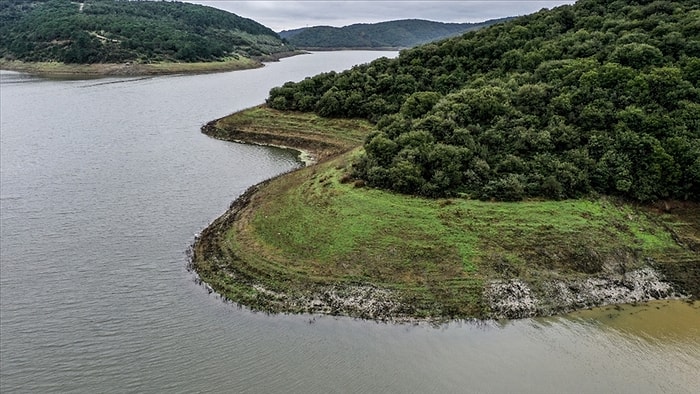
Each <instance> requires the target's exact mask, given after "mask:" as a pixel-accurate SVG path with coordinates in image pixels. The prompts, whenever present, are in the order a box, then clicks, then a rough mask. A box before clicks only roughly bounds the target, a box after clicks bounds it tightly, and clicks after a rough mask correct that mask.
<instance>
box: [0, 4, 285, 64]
mask: <svg viewBox="0 0 700 394" xmlns="http://www.w3.org/2000/svg"><path fill="white" fill-rule="evenodd" d="M0 36H2V41H0V57H2V58H5V59H10V60H14V59H17V60H23V61H29V62H36V61H59V62H65V63H118V62H125V61H143V62H158V61H180V62H194V61H213V60H221V59H225V58H230V57H237V56H244V57H256V56H264V55H269V54H274V53H276V52H283V51H288V50H289V49H290V48H289V47H287V46H285V44H284V43H283V42H282V40H281V39H280V37H279V36H278V35H277V33H275V32H274V31H272V30H270V29H269V28H267V27H265V26H263V25H261V24H259V23H257V22H255V21H253V20H250V19H246V18H242V17H239V16H237V15H234V14H232V13H229V12H226V11H221V10H218V9H215V8H211V7H205V6H201V5H195V4H189V3H180V2H155V1H119V0H86V1H84V2H77V1H69V0H49V1H36V0H3V1H2V2H0Z"/></svg>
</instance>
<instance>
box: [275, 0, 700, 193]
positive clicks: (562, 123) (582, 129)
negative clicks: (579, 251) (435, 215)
mask: <svg viewBox="0 0 700 394" xmlns="http://www.w3.org/2000/svg"><path fill="white" fill-rule="evenodd" d="M699 85H700V2H698V1H697V0H680V1H649V0H636V1H631V0H615V1H612V0H579V1H578V2H577V3H576V4H574V5H566V6H561V7H558V8H555V9H552V10H543V11H540V12H538V13H535V14H532V15H528V16H525V17H521V18H518V19H515V20H512V21H509V22H505V23H500V24H497V25H494V26H491V27H488V28H484V29H481V30H478V31H476V32H469V33H466V34H465V35H463V36H461V37H458V38H453V39H448V40H445V41H442V42H439V43H436V44H427V45H424V46H420V47H417V48H413V49H409V50H405V51H402V52H401V54H400V56H399V57H398V58H397V59H393V60H390V59H386V58H384V59H379V60H376V61H374V62H373V63H371V64H366V65H361V66H357V67H355V68H353V69H352V70H348V71H346V72H342V73H326V74H322V75H318V76H316V77H313V78H309V79H306V80H304V81H302V82H299V83H287V84H285V85H284V86H282V87H278V88H274V89H273V90H272V91H271V92H270V96H269V99H268V103H269V105H271V106H272V107H273V108H276V109H287V110H299V111H315V112H317V113H318V114H320V115H322V116H327V117H364V118H368V119H371V120H374V121H377V127H378V130H379V131H378V132H376V133H375V134H373V135H371V136H370V137H369V138H368V139H367V141H366V143H365V145H364V148H365V153H364V155H363V156H362V157H361V158H360V159H359V160H358V161H357V162H356V163H355V176H356V177H359V178H361V179H363V180H364V181H365V183H366V184H368V185H371V186H374V187H379V188H386V189H391V190H395V191H399V192H402V193H411V194H419V195H425V196H455V195H465V196H471V197H475V198H484V199H501V200H519V199H522V198H527V197H545V198H553V199H562V198H578V197H582V196H587V195H591V194H605V195H616V196H621V197H624V198H628V199H631V200H637V201H654V200H658V199H668V198H673V199H681V200H695V201H698V200H700V89H699Z"/></svg>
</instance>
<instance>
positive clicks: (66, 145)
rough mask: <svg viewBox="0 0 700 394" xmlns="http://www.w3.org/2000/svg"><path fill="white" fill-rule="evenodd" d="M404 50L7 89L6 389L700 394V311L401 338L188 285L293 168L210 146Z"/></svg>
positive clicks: (611, 311)
mask: <svg viewBox="0 0 700 394" xmlns="http://www.w3.org/2000/svg"><path fill="white" fill-rule="evenodd" d="M395 55H396V53H395V52H387V53H382V52H363V51H355V52H326V53H314V54H310V55H304V56H297V57H293V58H288V59H283V60H282V61H281V62H277V63H271V64H268V65H266V67H264V68H261V69H256V70H247V71H236V72H229V73H220V74H208V75H198V76H163V77H148V78H103V79H94V80H48V79H41V78H36V77H30V76H27V75H25V74H19V73H13V72H5V71H3V72H2V74H1V75H0V77H1V79H0V121H1V123H0V131H1V133H0V149H1V151H0V182H1V183H0V262H1V266H0V392H2V393H11V392H12V393H15V392H32V393H36V392H56V393H58V392H60V393H67V392H86V393H92V392H105V393H106V392H117V393H121V392H136V393H158V392H169V393H178V392H181V393H193V392H203V393H208V392H211V393H215V392H231V393H240V392H256V393H295V392H296V393H329V392H364V393H409V392H410V393H515V392H517V393H601V392H605V393H695V392H698V389H699V388H700V305H699V304H698V303H694V304H689V303H685V302H682V301H676V302H666V301H664V302H657V303H651V304H645V305H641V306H636V307H634V306H625V307H623V308H604V309H600V310H596V311H584V312H582V313H578V314H573V315H571V316H566V317H557V318H548V319H529V320H520V321H513V322H484V323H472V322H461V323H451V324H447V325H444V326H439V327H435V326H429V325H391V324H382V323H376V322H367V321H359V320H353V319H348V318H333V317H320V316H289V315H272V316H269V315H266V314H262V313H254V312H250V311H248V310H246V309H245V308H240V307H237V306H235V305H232V304H228V303H225V302H222V301H221V300H220V299H219V298H218V297H217V296H216V295H215V294H209V293H208V292H207V291H206V289H205V288H204V287H203V286H200V285H197V284H196V283H195V281H194V275H193V274H192V273H190V272H188V271H187V270H186V262H187V257H186V250H187V248H188V246H189V245H190V244H191V242H192V240H193V237H194V234H195V233H197V232H199V231H200V230H201V229H202V228H204V227H205V226H206V225H207V224H208V223H210V222H211V221H212V220H214V219H215V218H216V217H217V216H219V215H220V214H222V213H223V212H224V211H225V210H226V208H227V207H228V204H229V203H230V202H231V201H232V200H233V199H234V198H235V197H236V196H237V195H238V194H240V193H242V192H243V191H244V190H245V189H246V188H247V187H249V186H251V185H253V184H255V183H257V182H259V181H262V180H263V179H265V178H269V177H271V176H273V175H275V174H278V173H281V172H284V171H288V170H291V169H294V168H296V167H298V166H299V162H298V161H297V159H296V157H295V155H294V153H293V152H290V151H284V150H279V149H272V148H264V147H257V146H248V145H240V144H233V143H227V142H222V141H218V140H213V139H210V138H208V137H206V136H204V135H202V134H201V133H200V131H199V128H200V126H201V125H202V124H204V123H206V122H207V121H209V120H212V119H214V118H218V117H221V116H224V115H226V114H228V113H231V112H233V111H236V110H240V109H243V108H246V107H250V106H254V105H257V104H259V103H262V102H263V101H264V99H265V97H266V96H267V92H268V91H269V89H270V88H271V87H273V86H276V85H280V84H282V83H284V82H285V81H288V80H300V79H303V78H304V77H305V76H309V75H314V74H317V73H319V72H324V71H329V70H342V69H345V68H349V67H350V66H351V65H353V64H357V63H363V62H367V61H369V60H371V59H373V58H376V57H379V56H390V57H391V56H395Z"/></svg>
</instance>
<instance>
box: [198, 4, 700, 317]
mask: <svg viewBox="0 0 700 394" xmlns="http://www.w3.org/2000/svg"><path fill="white" fill-rule="evenodd" d="M698 16H700V4H698V2H697V1H690V0H682V1H632V0H616V1H606V0H579V1H578V2H577V3H576V4H574V5H566V6H561V7H557V8H555V9H552V10H542V11H540V12H537V13H535V14H532V15H528V16H525V17H522V18H516V19H513V20H510V21H507V22H503V23H499V24H496V25H493V26H490V27H487V28H483V29H480V30H478V31H475V32H469V33H466V34H464V35H462V36H460V37H455V38H450V39H447V40H444V41H440V42H437V43H431V44H427V45H423V46H419V47H416V48H412V49H408V50H404V51H401V53H400V55H399V57H398V58H396V59H386V58H382V59H378V60H375V61H373V62H371V63H369V64H364V65H358V66H356V67H353V68H352V69H350V70H346V71H343V72H340V73H336V72H329V73H324V74H320V75H317V76H314V77H310V78H307V79H305V80H303V81H299V82H288V83H286V84H284V85H283V86H280V87H276V88H273V89H272V90H271V91H270V96H269V98H268V100H267V106H266V107H260V108H256V109H253V110H251V111H247V112H243V113H239V114H235V115H233V116H232V117H229V118H225V119H222V120H220V121H215V122H212V123H210V124H208V125H207V126H206V127H205V130H204V131H205V132H207V133H208V134H210V135H213V136H216V137H218V138H225V139H229V140H241V141H249V140H250V141H254V142H262V143H266V142H269V143H271V144H282V145H286V146H298V147H300V148H302V149H304V150H309V151H311V152H312V155H313V152H314V150H315V149H316V148H322V149H320V150H318V151H317V152H318V153H317V155H318V156H319V157H320V159H321V160H320V162H319V163H318V164H316V165H314V166H312V167H308V168H305V169H302V170H299V171H296V172H293V173H290V174H287V175H284V176H281V177H278V178H275V179H273V180H270V181H268V182H264V183H263V184H260V185H256V186H254V187H252V188H251V189H250V190H249V191H248V192H246V193H245V194H244V195H243V196H241V198H239V199H238V200H236V202H235V203H234V204H233V205H232V207H231V209H230V210H229V212H227V213H226V214H225V215H224V216H223V217H222V218H220V219H219V220H217V221H216V222H214V223H213V224H212V226H211V227H209V228H208V229H207V230H205V231H204V232H203V233H202V236H201V238H200V239H199V240H198V241H197V243H196V245H195V250H194V252H195V253H194V259H193V266H194V268H195V270H196V271H197V272H198V273H199V274H200V276H201V278H202V280H204V281H205V282H207V283H208V284H209V285H210V286H211V287H212V288H214V289H215V290H216V291H217V292H219V293H220V294H222V295H224V296H225V297H227V298H230V299H232V300H234V301H236V302H240V303H241V304H244V305H248V306H251V307H253V308H256V309H262V310H267V311H293V312H313V313H315V312H319V313H331V314H345V315H350V316H358V317H363V318H374V319H387V320H391V319H398V320H402V319H408V320H410V319H436V320H440V319H451V318H466V317H476V318H503V317H505V318H518V317H527V316H537V315H549V314H555V313H562V312H566V311H570V310H574V309H580V308H585V307H588V306H594V305H603V304H619V303H628V302H638V301H644V300H649V299H658V298H669V297H697V296H698V294H700V205H699V203H700V87H699V86H700V85H699V83H700V73H698V70H700V46H699V45H698V43H699V42H700V30H699V29H698V24H697V20H699V19H698ZM334 141H335V142H334ZM334 155H335V156H334Z"/></svg>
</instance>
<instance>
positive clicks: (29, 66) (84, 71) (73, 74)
mask: <svg viewBox="0 0 700 394" xmlns="http://www.w3.org/2000/svg"><path fill="white" fill-rule="evenodd" d="M306 53H308V52H306V51H291V52H281V53H277V54H271V55H267V56H263V57H256V58H246V57H238V58H235V59H234V58H231V59H227V60H224V61H213V62H197V63H176V62H158V63H134V62H124V63H94V64H66V63H61V62H23V61H19V60H7V59H0V69H1V70H7V71H17V72H24V73H28V74H31V75H36V76H41V77H49V78H62V77H63V78H80V77H85V78H101V77H138V76H157V75H172V74H207V73H217V72H228V71H240V70H250V69H255V68H260V67H264V65H265V64H264V63H267V62H275V61H279V60H280V59H283V58H287V57H292V56H296V55H303V54H306Z"/></svg>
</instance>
